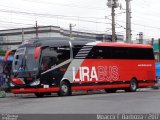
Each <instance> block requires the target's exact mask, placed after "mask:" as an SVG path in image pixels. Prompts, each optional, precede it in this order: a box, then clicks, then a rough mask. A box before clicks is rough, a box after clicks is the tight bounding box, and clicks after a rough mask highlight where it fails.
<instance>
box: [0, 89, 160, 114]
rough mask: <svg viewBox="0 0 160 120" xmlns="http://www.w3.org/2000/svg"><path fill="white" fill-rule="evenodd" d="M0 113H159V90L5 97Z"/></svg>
mask: <svg viewBox="0 0 160 120" xmlns="http://www.w3.org/2000/svg"><path fill="white" fill-rule="evenodd" d="M0 113H14V114H16V113H17V114H18V113H26V114H30V113H31V114H33V113H40V114H41V113H48V114H50V113H51V114H57V113H61V114H63V113H67V114H72V113H74V114H75V113H79V114H80V113H82V114H83V113H85V114H90V113H91V114H92V113H94V114H98V113H160V90H151V89H143V90H140V91H139V92H135V93H125V92H123V91H119V92H118V93H113V94H107V93H104V92H98V94H93V92H90V93H89V94H88V95H86V94H83V95H80V94H78V95H74V96H71V97H58V96H56V95H52V96H51V97H45V98H36V97H34V96H33V95H23V96H22V95H18V96H16V97H15V96H14V95H11V94H9V95H8V97H6V98H0Z"/></svg>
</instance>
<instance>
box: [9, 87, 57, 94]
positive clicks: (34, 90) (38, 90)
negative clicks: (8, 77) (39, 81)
mask: <svg viewBox="0 0 160 120" xmlns="http://www.w3.org/2000/svg"><path fill="white" fill-rule="evenodd" d="M58 91H59V88H58V87H54V88H53V87H52V88H14V89H12V90H11V92H12V93H14V94H24V93H52V92H58Z"/></svg>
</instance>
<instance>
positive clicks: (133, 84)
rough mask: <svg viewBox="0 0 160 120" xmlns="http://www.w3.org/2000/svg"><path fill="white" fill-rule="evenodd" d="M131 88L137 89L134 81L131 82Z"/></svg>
mask: <svg viewBox="0 0 160 120" xmlns="http://www.w3.org/2000/svg"><path fill="white" fill-rule="evenodd" d="M131 88H132V89H133V90H136V89H137V84H136V82H134V81H133V82H131Z"/></svg>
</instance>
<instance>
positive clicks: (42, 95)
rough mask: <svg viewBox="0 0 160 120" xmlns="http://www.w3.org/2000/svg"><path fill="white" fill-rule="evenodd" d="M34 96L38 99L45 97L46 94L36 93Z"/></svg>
mask: <svg viewBox="0 0 160 120" xmlns="http://www.w3.org/2000/svg"><path fill="white" fill-rule="evenodd" d="M34 94H35V96H36V97H38V98H41V97H44V93H34Z"/></svg>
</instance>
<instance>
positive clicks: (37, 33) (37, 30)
mask: <svg viewBox="0 0 160 120" xmlns="http://www.w3.org/2000/svg"><path fill="white" fill-rule="evenodd" d="M36 37H37V38H38V24H37V21H36Z"/></svg>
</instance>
